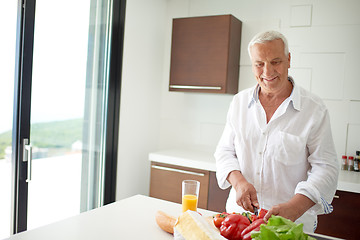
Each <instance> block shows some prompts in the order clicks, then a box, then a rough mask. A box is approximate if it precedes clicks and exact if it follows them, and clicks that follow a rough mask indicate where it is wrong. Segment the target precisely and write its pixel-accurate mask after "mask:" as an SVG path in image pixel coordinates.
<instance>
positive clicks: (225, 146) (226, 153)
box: [214, 101, 240, 189]
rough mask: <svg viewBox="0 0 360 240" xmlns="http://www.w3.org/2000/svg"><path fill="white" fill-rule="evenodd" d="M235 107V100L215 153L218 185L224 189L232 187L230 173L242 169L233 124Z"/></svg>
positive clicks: (231, 105)
mask: <svg viewBox="0 0 360 240" xmlns="http://www.w3.org/2000/svg"><path fill="white" fill-rule="evenodd" d="M233 108H234V101H233V102H232V103H231V104H230V107H229V111H228V114H227V121H226V124H225V128H224V131H223V134H222V136H221V138H220V141H219V143H218V145H217V147H216V151H215V154H214V157H215V159H216V177H217V181H218V185H219V187H220V188H222V189H226V188H228V187H230V183H229V182H228V181H227V177H228V175H229V173H230V172H231V171H234V170H239V171H240V166H239V161H238V159H237V156H236V152H235V146H234V138H235V133H234V129H233V127H232V124H231V116H232V111H233Z"/></svg>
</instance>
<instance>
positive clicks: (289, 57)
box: [288, 53, 291, 68]
mask: <svg viewBox="0 0 360 240" xmlns="http://www.w3.org/2000/svg"><path fill="white" fill-rule="evenodd" d="M290 62H291V54H290V53H289V56H288V68H290Z"/></svg>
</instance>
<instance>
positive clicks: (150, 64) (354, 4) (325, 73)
mask: <svg viewBox="0 0 360 240" xmlns="http://www.w3.org/2000/svg"><path fill="white" fill-rule="evenodd" d="M127 2H128V3H127V18H126V29H125V52H124V74H123V88H122V99H121V103H122V104H121V109H120V115H121V119H120V143H119V168H118V188H117V189H118V193H117V196H118V198H121V197H123V196H128V195H132V194H136V193H143V194H147V193H148V184H149V171H150V169H149V165H148V162H147V161H148V160H147V154H148V152H149V151H154V150H160V149H166V148H179V147H199V148H205V149H211V150H213V149H214V148H215V146H216V144H217V141H218V139H219V137H220V135H221V132H222V130H223V127H224V124H225V118H226V113H227V110H228V106H229V103H230V101H231V99H232V95H224V94H200V93H180V92H169V91H168V81H169V69H170V48H171V24H172V18H176V17H191V16H205V15H218V14H232V15H234V16H235V17H237V18H238V19H240V20H241V21H242V23H243V29H242V43H241V57H240V77H239V90H242V89H245V88H247V87H251V86H253V85H254V84H256V81H255V79H254V77H253V75H252V72H251V65H250V60H249V57H248V55H247V49H246V48H247V44H248V42H249V40H250V39H251V37H252V36H253V35H254V34H255V33H257V32H259V31H263V30H268V29H274V30H278V31H280V32H282V33H284V34H285V36H287V38H288V41H289V47H290V52H291V53H292V64H291V69H290V75H292V76H294V78H295V81H296V83H298V84H300V85H302V86H303V87H305V88H307V89H309V90H310V91H312V92H314V93H316V94H318V95H319V96H320V97H322V98H323V99H324V101H325V103H326V104H327V106H328V108H329V111H330V117H331V123H332V131H333V136H334V141H335V145H336V150H337V152H338V155H339V156H340V155H341V154H348V155H354V154H355V150H360V138H359V136H360V81H359V79H358V78H359V75H358V68H359V65H360V60H359V57H358V56H360V47H359V43H360V42H359V39H360V15H359V13H360V1H358V0H292V1H289V0H272V1H268V0H253V1H245V0H222V1H221V0H168V1H166V0H156V1H155V0H151V1H149V0H128V1H127ZM150 2H151V4H150ZM140 36H141V38H140V39H138V37H140ZM140 72H141V73H140ZM141 85H145V86H147V87H148V88H149V89H142V88H141V87H140V86H141ZM143 111H145V114H144V113H141V112H143ZM146 117H147V118H148V119H146ZM144 124H145V126H144ZM138 128H139V129H138ZM122 174H124V175H122ZM134 175H135V176H134ZM134 178H136V179H134ZM133 181H134V182H135V184H134V185H133V186H132V187H130V186H129V183H132V182H133Z"/></svg>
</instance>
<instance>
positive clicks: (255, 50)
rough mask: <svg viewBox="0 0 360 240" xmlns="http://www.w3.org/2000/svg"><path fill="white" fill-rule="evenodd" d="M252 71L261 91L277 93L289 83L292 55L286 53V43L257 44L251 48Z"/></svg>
mask: <svg viewBox="0 0 360 240" xmlns="http://www.w3.org/2000/svg"><path fill="white" fill-rule="evenodd" d="M250 55H251V63H252V71H253V73H254V75H255V78H256V80H257V81H258V83H259V85H260V87H261V90H262V91H265V92H268V93H276V92H278V91H281V90H282V89H284V88H285V86H286V84H287V83H288V69H289V68H290V53H289V55H288V56H286V55H285V53H284V43H283V42H282V40H280V39H276V40H273V41H268V42H265V43H256V44H254V45H253V46H252V47H251V48H250Z"/></svg>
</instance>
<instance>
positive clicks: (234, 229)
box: [220, 214, 250, 240]
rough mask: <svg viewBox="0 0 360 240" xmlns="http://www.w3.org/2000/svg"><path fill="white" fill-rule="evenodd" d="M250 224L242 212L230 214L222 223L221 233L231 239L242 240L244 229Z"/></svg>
mask: <svg viewBox="0 0 360 240" xmlns="http://www.w3.org/2000/svg"><path fill="white" fill-rule="evenodd" d="M249 225H250V221H249V219H248V218H247V217H245V216H243V215H241V214H230V215H228V216H227V217H226V218H225V220H224V221H223V222H222V223H221V227H220V234H221V235H222V236H223V237H225V238H227V239H229V240H241V233H242V231H243V230H244V229H245V228H246V227H247V226H249Z"/></svg>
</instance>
